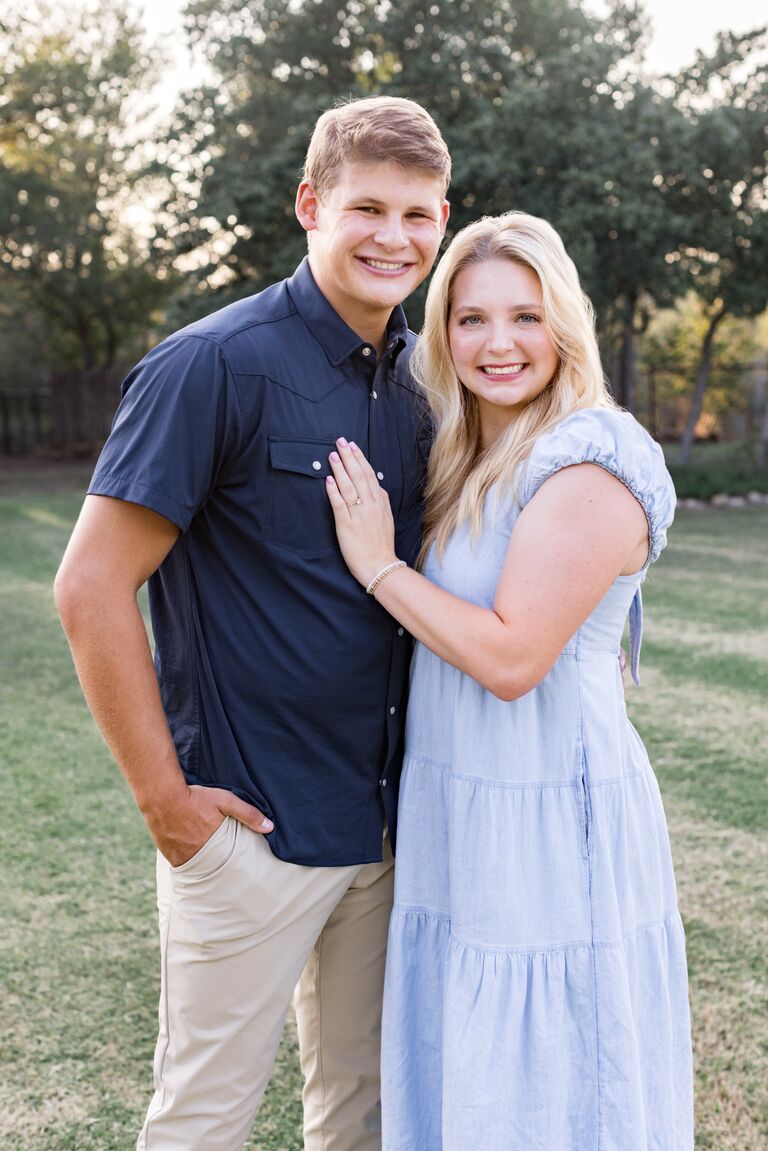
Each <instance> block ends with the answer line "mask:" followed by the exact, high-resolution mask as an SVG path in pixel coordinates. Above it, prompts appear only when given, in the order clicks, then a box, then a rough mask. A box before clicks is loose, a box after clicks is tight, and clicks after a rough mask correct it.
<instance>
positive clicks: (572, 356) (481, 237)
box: [412, 212, 614, 562]
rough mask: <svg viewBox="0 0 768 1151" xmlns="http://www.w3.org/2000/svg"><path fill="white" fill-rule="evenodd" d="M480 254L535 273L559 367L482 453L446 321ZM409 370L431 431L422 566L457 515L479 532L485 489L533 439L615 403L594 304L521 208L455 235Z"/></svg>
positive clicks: (504, 481) (511, 470)
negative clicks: (585, 411)
mask: <svg viewBox="0 0 768 1151" xmlns="http://www.w3.org/2000/svg"><path fill="white" fill-rule="evenodd" d="M485 260H512V261H514V262H515V263H517V264H522V265H523V266H525V267H528V268H531V269H532V271H534V272H535V273H536V275H537V276H538V278H539V281H540V283H541V292H542V299H543V317H542V319H543V322H544V323H545V324H546V326H547V328H548V330H549V332H550V334H551V336H552V339H553V341H554V344H555V348H556V350H557V354H558V359H559V364H558V367H557V370H556V371H555V374H554V376H553V377H552V379H551V380H550V382H549V384H548V385H547V387H546V388H545V389H544V391H543V392H542V393H541V394H540V395H539V396H537V397H536V399H534V400H532V401H531V402H530V403H529V404H528V405H527V407H526V408H525V409H524V410H523V411H522V412H521V413H520V415H518V416H517V417H516V418H515V419H514V420H513V421H512V422H511V423H510V426H509V427H508V428H507V429H506V431H505V432H504V433H503V434H502V435H501V436H500V437H499V439H498V440H497V441H496V442H495V443H494V444H493V445H492V446H491V447H489V448H488V449H486V450H485V451H483V450H482V447H481V442H480V414H479V410H478V405H477V400H476V398H475V396H474V395H473V393H472V392H470V391H469V390H468V389H467V388H466V387H464V385H463V384H462V383H461V381H460V380H459V377H458V376H457V374H456V370H455V368H454V366H453V360H452V358H451V352H450V347H449V343H448V320H449V317H450V313H451V305H452V301H453V286H454V283H455V281H456V277H457V276H458V274H459V272H461V271H462V269H464V268H466V267H468V266H469V265H470V264H479V263H481V262H483V261H485ZM412 370H413V373H414V375H415V377H416V379H417V381H418V383H419V384H420V386H421V388H422V390H423V392H424V395H425V396H426V398H427V401H428V403H429V406H430V409H431V412H432V418H433V422H434V428H435V438H434V443H433V446H432V452H431V455H430V459H429V470H428V473H427V486H426V513H425V517H424V537H423V546H422V551H421V557H420V560H421V562H423V560H424V558H425V557H426V554H427V552H428V550H429V548H430V546H431V545H432V544H435V545H436V548H437V551H438V554H441V553H442V551H443V549H444V548H445V545H446V543H447V541H448V538H449V537H450V535H451V533H452V532H453V531H454V529H455V528H456V527H457V526H458V525H459V524H461V523H463V522H464V521H467V520H468V521H470V524H471V528H472V532H473V534H474V535H476V534H477V533H479V531H480V528H481V525H482V517H483V502H484V500H485V497H486V495H487V494H488V491H489V490H490V488H491V487H493V485H494V484H500V485H501V487H502V488H506V489H507V490H508V491H511V490H512V489H513V485H514V480H515V476H516V474H518V469H519V467H520V465H521V464H522V463H523V461H524V460H526V459H527V458H528V456H529V455H530V453H531V450H532V448H533V445H534V443H535V442H536V439H537V438H538V437H539V436H540V435H542V434H543V433H544V432H547V431H549V430H550V429H551V428H553V427H554V426H555V425H556V424H558V423H559V422H560V421H561V420H562V419H564V418H565V416H567V415H569V414H570V413H571V412H575V411H577V410H578V409H579V408H593V407H613V406H614V403H613V400H612V399H611V396H610V394H609V392H608V388H607V385H606V381H605V377H604V376H603V371H602V368H601V365H600V354H599V352H598V349H597V340H596V339H595V328H594V313H593V310H592V305H591V304H590V302H589V300H588V299H587V297H586V296H585V295H584V293H583V292H582V290H581V285H580V283H579V276H578V273H577V271H576V268H575V266H574V263H573V261H572V260H571V258H570V257H569V256H568V254H567V252H566V251H565V248H564V247H563V242H562V240H561V239H560V236H559V235H558V234H557V232H556V231H555V229H554V228H553V227H552V226H551V224H548V223H547V222H546V220H541V219H539V218H538V217H537V216H528V215H526V214H525V213H523V212H506V213H505V214H504V215H503V216H486V217H484V218H483V219H481V220H478V221H477V222H476V223H474V224H470V225H469V227H467V228H464V229H463V230H462V231H461V232H459V233H457V235H456V236H455V238H454V239H453V241H452V243H451V245H450V247H449V248H448V250H447V251H446V253H445V255H444V256H443V258H442V259H441V261H440V263H439V265H438V267H437V271H436V272H435V274H434V276H433V278H432V283H431V284H430V288H429V293H428V295H427V303H426V310H425V319H424V328H423V330H422V333H421V336H420V337H419V342H418V344H417V346H416V351H415V352H414V356H413V360H412Z"/></svg>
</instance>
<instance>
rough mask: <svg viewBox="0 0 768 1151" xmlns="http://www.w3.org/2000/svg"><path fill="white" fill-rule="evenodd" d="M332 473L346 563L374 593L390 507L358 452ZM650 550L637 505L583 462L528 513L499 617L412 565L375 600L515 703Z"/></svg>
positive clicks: (389, 533)
mask: <svg viewBox="0 0 768 1151" xmlns="http://www.w3.org/2000/svg"><path fill="white" fill-rule="evenodd" d="M334 457H335V458H334ZM331 468H332V471H333V478H331V477H329V480H328V495H329V499H330V501H331V505H332V507H333V511H334V516H335V520H336V530H337V533H338V537H339V543H340V546H341V550H342V554H343V555H344V559H345V560H346V562H347V565H348V566H349V569H350V571H351V572H352V574H353V575H354V576H355V578H356V579H358V580H359V581H360V583H362V584H363V585H364V586H366V585H367V584H368V583H369V582H370V580H371V579H372V578H373V577H374V576H375V575H376V573H377V572H378V571H380V570H381V569H382V568H383V567H385V566H386V565H387V564H389V563H391V562H393V561H394V560H395V559H396V558H397V557H396V555H395V552H394V528H393V524H392V515H391V511H390V508H389V499H388V497H387V494H386V492H385V491H384V490H383V489H382V488H381V486H380V485H379V483H378V480H377V479H376V476H375V474H374V472H373V469H372V468H371V467H370V465H369V464H368V462H367V460H366V459H365V457H364V456H363V455H362V453H361V452H360V451H359V450H357V449H356V448H354V446H350V445H346V444H345V443H344V442H343V441H339V448H338V453H334V454H333V455H332V456H331ZM358 496H359V497H360V500H361V503H360V504H356V503H354V502H353V501H354V500H355V499H356V498H357V497H358ZM647 549H648V524H647V521H646V518H645V513H644V511H643V509H642V507H641V506H640V504H639V503H638V501H637V500H636V499H635V497H634V496H633V495H632V494H631V492H629V490H628V489H627V488H626V487H625V486H624V484H622V483H621V481H620V480H618V479H616V478H615V477H614V476H612V475H611V474H610V473H609V472H607V471H605V470H604V469H603V468H601V467H598V466H596V465H594V464H579V465H576V466H573V467H569V468H564V469H563V470H562V471H559V472H556V473H555V474H554V475H553V476H552V477H551V478H550V479H548V480H547V481H546V482H545V483H544V484H542V486H541V488H540V489H539V491H538V492H537V493H536V495H535V496H534V497H533V499H532V500H531V501H530V503H529V504H528V505H527V506H526V507H525V508H524V509H523V511H522V512H521V514H520V516H519V518H518V520H517V523H516V524H515V528H514V531H513V532H512V536H511V539H510V543H509V549H508V552H507V557H506V560H505V562H504V567H503V570H502V573H501V577H500V579H499V584H498V587H497V590H496V599H495V601H494V605H493V609H492V610H489V609H487V608H482V607H478V606H477V605H475V604H471V603H468V602H467V601H466V600H462V599H459V598H458V597H457V596H453V595H451V594H450V593H448V592H446V591H444V590H443V589H442V588H438V587H436V586H435V585H434V584H432V583H430V581H429V580H428V579H426V578H425V577H424V576H422V575H420V574H419V573H418V572H415V571H412V570H410V569H407V568H400V569H398V570H397V571H395V572H393V573H392V574H391V575H389V576H388V577H387V578H386V579H385V580H384V581H383V582H382V583H381V584H380V585H379V587H378V589H377V590H376V599H377V600H378V601H379V603H380V604H381V605H382V607H384V608H386V610H387V611H388V612H389V613H390V615H392V616H394V617H395V619H397V620H398V621H399V622H400V623H401V624H402V625H403V626H404V627H406V628H407V629H408V631H409V632H411V634H412V635H413V636H415V637H416V639H418V640H420V641H421V642H422V643H423V644H425V645H426V646H427V647H428V648H430V650H431V651H433V652H435V653H436V654H437V655H439V656H440V657H441V658H442V659H444V660H446V662H448V663H450V664H453V665H454V666H455V667H458V668H459V669H460V670H461V671H464V672H466V673H467V674H468V675H470V676H472V677H473V679H476V680H477V681H478V682H479V683H481V684H482V685H483V687H485V688H487V689H488V691H490V692H492V693H493V694H494V695H496V696H498V697H499V698H500V699H505V700H512V699H517V698H518V697H519V696H521V695H525V694H526V693H527V692H529V691H530V690H531V689H532V688H533V687H535V686H536V684H537V683H539V681H540V680H541V679H543V678H544V676H545V675H546V674H547V672H548V671H549V670H550V669H551V667H552V666H553V664H554V663H555V661H556V660H557V658H558V656H559V655H560V652H561V651H562V650H563V648H564V647H565V645H566V644H567V642H568V640H569V639H570V638H571V636H572V635H573V634H574V632H576V631H577V629H578V628H579V627H580V626H581V624H582V623H583V622H584V620H585V619H587V617H588V616H589V615H590V614H591V613H592V611H594V609H595V608H596V607H597V605H598V604H599V603H600V601H601V599H602V598H603V596H604V595H605V594H606V592H607V591H608V589H609V588H610V586H611V584H612V583H613V581H614V580H615V579H616V577H617V576H619V575H622V574H629V573H630V572H632V571H636V570H638V569H639V568H640V567H641V566H642V564H643V563H644V562H645V558H646V555H647Z"/></svg>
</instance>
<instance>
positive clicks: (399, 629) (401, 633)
mask: <svg viewBox="0 0 768 1151" xmlns="http://www.w3.org/2000/svg"><path fill="white" fill-rule="evenodd" d="M397 634H398V635H405V628H404V627H399V628H398V629H397Z"/></svg>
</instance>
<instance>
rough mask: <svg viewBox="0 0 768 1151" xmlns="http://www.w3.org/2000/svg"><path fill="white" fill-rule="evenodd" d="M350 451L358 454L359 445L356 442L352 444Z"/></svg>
mask: <svg viewBox="0 0 768 1151" xmlns="http://www.w3.org/2000/svg"><path fill="white" fill-rule="evenodd" d="M349 450H350V451H352V452H356V451H357V444H356V443H354V442H352V443H350V445H349Z"/></svg>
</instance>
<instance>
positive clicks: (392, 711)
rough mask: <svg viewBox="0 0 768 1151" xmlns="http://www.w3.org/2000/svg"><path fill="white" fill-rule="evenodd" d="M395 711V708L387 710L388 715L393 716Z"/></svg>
mask: <svg viewBox="0 0 768 1151" xmlns="http://www.w3.org/2000/svg"><path fill="white" fill-rule="evenodd" d="M396 711H397V708H396V707H391V708H390V709H389V714H390V715H394V714H395V712H396Z"/></svg>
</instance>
